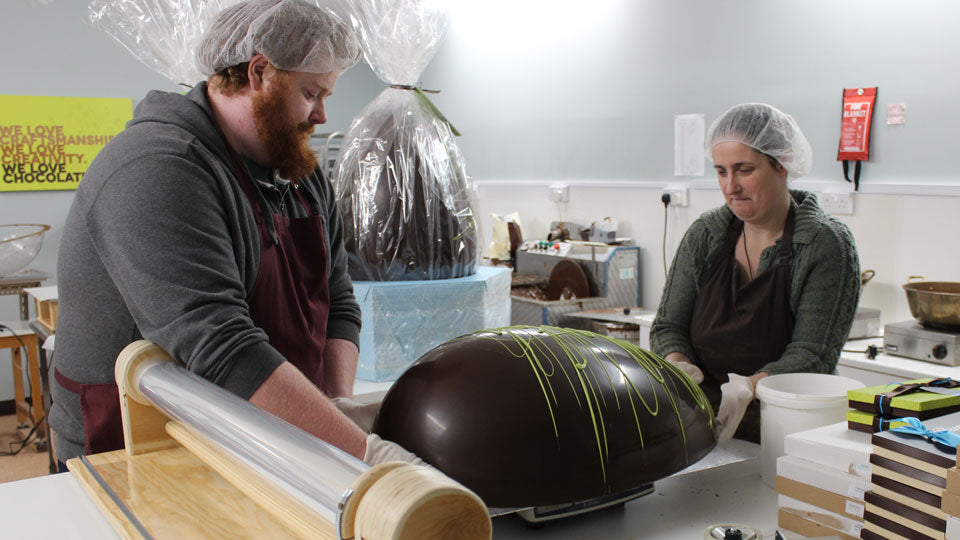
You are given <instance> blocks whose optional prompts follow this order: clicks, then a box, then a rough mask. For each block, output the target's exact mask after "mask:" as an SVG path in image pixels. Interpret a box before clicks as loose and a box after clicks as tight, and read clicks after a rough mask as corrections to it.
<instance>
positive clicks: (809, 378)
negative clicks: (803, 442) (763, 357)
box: [757, 373, 864, 487]
mask: <svg viewBox="0 0 960 540" xmlns="http://www.w3.org/2000/svg"><path fill="white" fill-rule="evenodd" d="M863 387H864V384H863V383H862V382H860V381H857V380H854V379H848V378H846V377H839V376H837V375H823V374H820V373H786V374H783V375H771V376H769V377H766V378H764V379H761V380H760V382H759V383H758V384H757V397H758V398H760V471H761V475H762V479H763V483H765V484H767V485H768V486H770V487H774V483H775V482H776V478H777V458H778V457H780V456H782V455H783V439H784V437H786V436H787V435H789V434H791V433H796V432H798V431H806V430H808V429H813V428H815V427H820V426H826V425H828V424H836V423H837V422H842V421H844V419H845V417H846V413H847V390H854V389H857V388H863Z"/></svg>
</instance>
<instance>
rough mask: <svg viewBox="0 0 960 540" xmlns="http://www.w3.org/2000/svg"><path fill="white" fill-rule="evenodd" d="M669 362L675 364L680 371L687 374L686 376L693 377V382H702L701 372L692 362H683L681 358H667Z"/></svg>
mask: <svg viewBox="0 0 960 540" xmlns="http://www.w3.org/2000/svg"><path fill="white" fill-rule="evenodd" d="M668 362H670V363H671V364H673V365H675V366H677V368H679V369H680V371H682V372H684V373H686V374H687V377H690V378H691V379H693V382H695V383H697V384H700V383H702V382H703V372H702V371H700V368H698V367H697V366H696V364H694V363H693V362H684V361H683V360H676V361H674V360H668Z"/></svg>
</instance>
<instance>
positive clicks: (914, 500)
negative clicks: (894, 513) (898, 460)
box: [870, 469, 949, 519]
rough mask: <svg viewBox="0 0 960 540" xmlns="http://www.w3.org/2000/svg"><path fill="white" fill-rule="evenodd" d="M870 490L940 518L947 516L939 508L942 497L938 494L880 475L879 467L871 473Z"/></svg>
mask: <svg viewBox="0 0 960 540" xmlns="http://www.w3.org/2000/svg"><path fill="white" fill-rule="evenodd" d="M870 491H871V492H872V493H876V494H877V495H880V496H882V497H886V498H888V499H891V500H894V501H897V502H898V503H900V504H903V505H906V506H909V507H910V508H913V509H915V510H918V511H920V512H924V513H927V514H930V515H932V516H936V517H938V518H940V519H947V517H949V516H948V515H947V514H946V513H944V511H943V510H942V509H941V506H942V497H941V496H940V495H937V494H934V493H930V492H927V491H924V490H922V489H917V488H914V487H911V486H908V485H906V484H903V483H901V482H897V481H896V480H893V479H890V478H887V477H885V476H883V475H882V473H881V471H880V469H877V473H875V474H874V475H873V484H872V486H871V487H870ZM941 493H942V491H941Z"/></svg>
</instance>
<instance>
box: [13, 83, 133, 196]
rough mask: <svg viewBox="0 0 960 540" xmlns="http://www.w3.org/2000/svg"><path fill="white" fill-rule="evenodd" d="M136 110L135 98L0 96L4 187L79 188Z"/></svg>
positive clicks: (20, 189)
mask: <svg viewBox="0 0 960 540" xmlns="http://www.w3.org/2000/svg"><path fill="white" fill-rule="evenodd" d="M132 111H133V104H132V101H131V100H129V99H118V98H72V97H41V96H3V95H0V191H41V190H61V189H77V185H79V184H80V181H81V180H82V179H83V175H84V173H85V172H86V171H87V167H88V166H89V165H90V162H91V161H93V158H94V156H96V155H97V152H99V151H100V149H101V148H103V147H104V145H106V144H107V141H109V140H110V139H112V138H113V137H114V136H115V135H116V134H118V133H120V132H121V131H123V128H124V126H125V125H126V123H127V121H128V120H130V119H131V118H133V112H132Z"/></svg>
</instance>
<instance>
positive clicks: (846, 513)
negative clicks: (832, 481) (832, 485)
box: [777, 476, 864, 522]
mask: <svg viewBox="0 0 960 540" xmlns="http://www.w3.org/2000/svg"><path fill="white" fill-rule="evenodd" d="M777 493H779V494H781V495H785V496H787V497H790V498H791V499H795V500H798V501H800V502H804V503H807V504H812V505H814V506H817V507H820V508H823V509H824V510H827V511H829V512H833V513H835V514H839V515H841V516H843V517H847V518H850V519H854V520H856V521H860V522H862V521H863V511H864V505H863V500H862V499H860V500H858V499H854V498H852V497H844V496H843V495H839V494H837V493H831V492H829V491H827V490H824V489H820V488H817V487H813V486H810V485H807V484H804V483H802V482H797V481H796V480H791V479H789V478H784V477H782V476H778V477H777Z"/></svg>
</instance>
